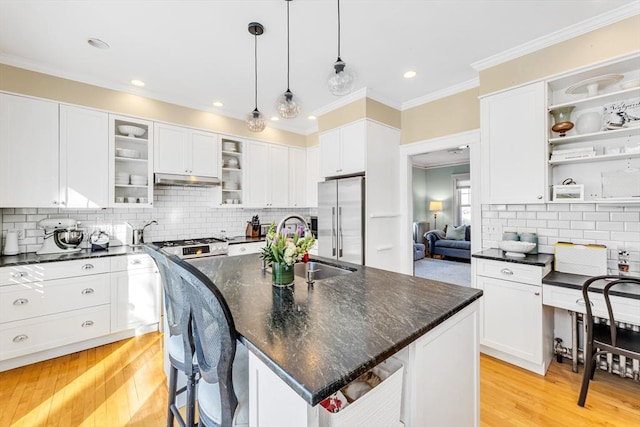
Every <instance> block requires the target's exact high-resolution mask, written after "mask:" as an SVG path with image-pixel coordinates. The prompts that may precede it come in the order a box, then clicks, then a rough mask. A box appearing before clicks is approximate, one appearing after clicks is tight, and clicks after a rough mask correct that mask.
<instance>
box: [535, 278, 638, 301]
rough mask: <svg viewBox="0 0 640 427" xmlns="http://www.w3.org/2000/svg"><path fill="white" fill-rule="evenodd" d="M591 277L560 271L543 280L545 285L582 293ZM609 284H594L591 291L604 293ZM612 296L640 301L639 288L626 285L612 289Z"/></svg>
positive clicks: (590, 288)
mask: <svg viewBox="0 0 640 427" xmlns="http://www.w3.org/2000/svg"><path fill="white" fill-rule="evenodd" d="M590 277H591V276H583V275H581V274H572V273H560V272H558V271H552V272H550V273H549V274H547V275H546V276H544V277H543V278H542V283H543V284H544V285H553V286H560V287H562V288H569V289H577V290H579V291H580V292H582V285H583V284H584V282H585V281H586V280H587V279H589V278H590ZM606 283H607V282H605V281H604V280H601V281H600V282H598V283H594V284H593V285H591V286H590V287H589V291H594V292H598V293H602V289H603V288H604V285H605V284H606ZM610 295H615V296H619V297H623V298H632V299H640V291H638V288H637V287H632V286H629V285H625V284H620V285H616V286H615V287H613V288H612V289H611V292H610Z"/></svg>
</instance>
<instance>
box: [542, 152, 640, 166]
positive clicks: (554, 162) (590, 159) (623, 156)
mask: <svg viewBox="0 0 640 427" xmlns="http://www.w3.org/2000/svg"><path fill="white" fill-rule="evenodd" d="M639 157H640V153H620V154H603V155H600V156H593V157H585V158H583V159H567V160H549V164H550V165H565V164H571V163H590V162H602V161H607V160H624V159H635V158H639Z"/></svg>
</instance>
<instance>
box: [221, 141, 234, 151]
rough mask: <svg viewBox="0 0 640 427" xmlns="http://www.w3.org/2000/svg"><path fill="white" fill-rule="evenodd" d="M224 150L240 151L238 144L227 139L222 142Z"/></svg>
mask: <svg viewBox="0 0 640 427" xmlns="http://www.w3.org/2000/svg"><path fill="white" fill-rule="evenodd" d="M222 150H224V151H238V146H237V145H236V143H235V142H232V141H225V142H223V143H222Z"/></svg>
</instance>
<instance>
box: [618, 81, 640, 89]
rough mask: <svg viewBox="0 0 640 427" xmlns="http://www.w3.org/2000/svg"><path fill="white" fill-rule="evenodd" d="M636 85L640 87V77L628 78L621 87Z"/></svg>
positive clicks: (627, 87)
mask: <svg viewBox="0 0 640 427" xmlns="http://www.w3.org/2000/svg"><path fill="white" fill-rule="evenodd" d="M634 87H640V79H633V80H627V81H626V82H622V83H620V89H622V90H625V89H631V88H634Z"/></svg>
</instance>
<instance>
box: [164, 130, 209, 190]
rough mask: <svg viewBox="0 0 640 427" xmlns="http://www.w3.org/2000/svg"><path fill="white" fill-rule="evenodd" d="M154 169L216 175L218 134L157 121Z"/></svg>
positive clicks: (175, 172) (181, 173)
mask: <svg viewBox="0 0 640 427" xmlns="http://www.w3.org/2000/svg"><path fill="white" fill-rule="evenodd" d="M154 134H155V138H154V141H153V143H154V172H158V173H169V174H177V175H184V174H189V175H196V176H206V177H213V178H217V177H218V174H219V165H220V161H219V156H220V154H219V152H220V150H219V146H218V139H219V137H218V135H217V134H215V133H212V132H204V131H199V130H195V129H189V128H185V127H180V126H172V125H168V124H164V123H155V124H154Z"/></svg>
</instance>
